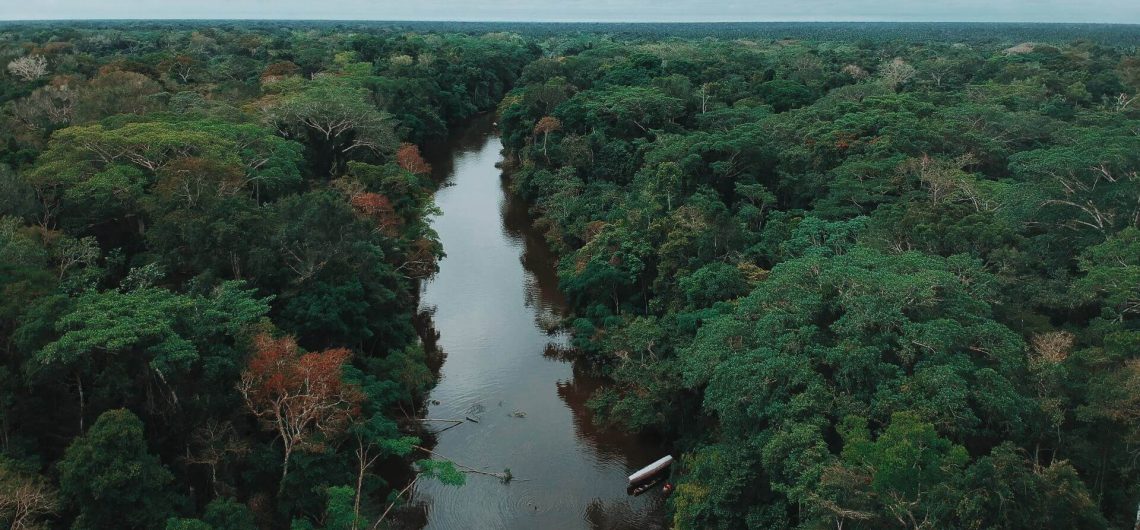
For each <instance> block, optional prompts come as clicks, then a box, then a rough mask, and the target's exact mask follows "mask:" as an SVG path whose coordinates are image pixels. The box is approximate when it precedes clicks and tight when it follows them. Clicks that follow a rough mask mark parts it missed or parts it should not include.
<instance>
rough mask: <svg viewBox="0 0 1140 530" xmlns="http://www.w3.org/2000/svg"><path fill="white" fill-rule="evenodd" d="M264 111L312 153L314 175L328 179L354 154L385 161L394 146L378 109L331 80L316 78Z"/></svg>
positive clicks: (355, 90)
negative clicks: (366, 154)
mask: <svg viewBox="0 0 1140 530" xmlns="http://www.w3.org/2000/svg"><path fill="white" fill-rule="evenodd" d="M266 111H267V119H268V121H269V123H271V124H272V125H274V126H275V127H276V128H277V129H278V131H279V132H281V134H282V135H283V136H285V137H286V138H291V139H297V140H299V141H301V142H302V143H305V144H307V145H309V146H310V147H311V148H312V149H313V150H314V153H313V156H312V157H311V161H312V162H313V163H314V164H315V166H314V170H315V172H316V173H317V174H318V175H321V176H324V177H327V178H331V177H334V176H336V175H339V174H341V173H342V172H343V171H344V169H345V167H346V164H347V163H348V160H349V157H350V156H353V155H355V154H356V153H357V152H358V151H359V152H367V153H371V154H372V155H374V156H378V157H386V156H389V155H391V154H392V152H393V151H395V149H396V146H397V138H396V133H395V130H394V128H393V123H392V119H391V116H390V115H389V114H387V113H385V112H381V111H379V110H377V108H376V106H375V105H373V104H372V103H371V102H370V101H369V100H368V94H367V92H366V91H365V90H363V89H359V88H356V87H354V86H352V85H350V84H348V83H345V82H338V81H337V80H335V79H326V78H321V79H317V80H315V81H313V82H312V83H311V84H310V85H308V86H306V87H305V88H304V89H303V90H301V91H299V92H297V93H295V94H290V95H288V96H285V97H284V98H283V99H282V100H281V101H280V102H279V103H277V104H275V105H272V106H270V107H268V108H267V109H266Z"/></svg>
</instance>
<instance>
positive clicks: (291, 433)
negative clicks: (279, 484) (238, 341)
mask: <svg viewBox="0 0 1140 530" xmlns="http://www.w3.org/2000/svg"><path fill="white" fill-rule="evenodd" d="M350 357H352V352H351V351H349V350H347V349H345V348H337V349H331V350H325V351H322V352H314V353H301V352H299V351H298V349H297V343H296V341H294V340H293V338H292V337H285V338H281V339H274V338H272V337H270V336H268V335H265V334H262V335H258V336H257V337H256V338H255V339H254V353H253V356H252V357H251V358H250V360H249V364H248V366H247V367H246V369H245V371H243V372H242V374H241V383H239V384H238V390H239V391H240V392H241V395H242V397H243V398H244V399H245V404H246V407H247V408H249V411H250V412H251V413H253V415H254V416H257V418H258V419H259V420H261V422H262V424H263V425H264V426H265V428H266V429H267V430H273V431H276V433H277V437H278V438H280V439H281V443H282V444H283V445H284V449H285V458H284V461H283V462H282V469H281V479H282V480H284V479H285V476H286V475H288V474H289V458H290V457H291V456H292V455H293V452H294V451H297V450H308V451H315V450H320V449H321V448H322V447H323V444H324V443H325V442H326V441H328V440H329V439H332V438H335V437H336V436H338V435H340V434H342V433H344V431H345V430H346V429H347V428H348V427H349V425H350V424H351V423H352V421H353V420H354V419H355V418H356V417H357V416H359V415H360V406H361V402H362V401H363V400H364V394H363V393H362V392H361V391H360V389H359V388H357V387H356V386H355V385H352V384H349V383H346V382H344V380H343V379H342V377H341V369H342V368H343V367H344V365H345V363H347V362H348V360H349V358H350Z"/></svg>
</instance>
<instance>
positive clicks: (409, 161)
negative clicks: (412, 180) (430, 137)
mask: <svg viewBox="0 0 1140 530" xmlns="http://www.w3.org/2000/svg"><path fill="white" fill-rule="evenodd" d="M396 164H399V166H400V167H402V168H404V170H405V171H408V172H409V173H412V174H413V175H429V174H431V164H428V163H427V161H426V160H424V157H423V155H421V154H420V148H419V146H417V145H416V144H410V143H402V144H400V147H399V149H396Z"/></svg>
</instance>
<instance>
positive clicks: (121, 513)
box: [59, 409, 175, 529]
mask: <svg viewBox="0 0 1140 530" xmlns="http://www.w3.org/2000/svg"><path fill="white" fill-rule="evenodd" d="M173 481H174V475H172V474H171V473H170V471H169V470H168V469H167V468H166V466H163V465H162V463H161V462H159V459H158V457H156V456H154V455H152V454H150V451H149V450H148V448H147V443H146V438H145V436H144V432H143V423H142V421H140V420H139V418H138V417H137V416H135V415H134V414H132V413H131V412H130V411H128V410H126V409H115V410H109V411H107V412H104V413H103V414H102V415H100V416H99V419H98V420H97V421H96V422H95V424H94V425H92V426H91V429H90V430H89V431H87V432H86V433H85V434H84V435H83V436H80V437H79V438H76V439H75V441H74V442H72V443H71V446H70V447H68V448H67V452H66V453H65V454H64V456H63V459H62V460H60V462H59V484H60V494H61V495H62V497H63V498H64V499H65V502H67V503H68V505H70V506H72V507H74V508H75V509H76V510H77V511H78V514H79V515H78V517H77V518H76V519H75V522H74V523H73V525H72V528H138V529H144V528H156V527H159V526H161V522H162V521H164V520H165V519H166V517H167V516H168V515H169V514H170V513H172V511H173V508H174V502H175V499H174V497H173V495H172V491H171V482H173Z"/></svg>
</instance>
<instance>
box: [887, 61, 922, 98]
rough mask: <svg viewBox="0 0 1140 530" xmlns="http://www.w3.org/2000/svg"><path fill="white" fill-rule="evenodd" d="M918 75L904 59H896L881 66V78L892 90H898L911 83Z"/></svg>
mask: <svg viewBox="0 0 1140 530" xmlns="http://www.w3.org/2000/svg"><path fill="white" fill-rule="evenodd" d="M917 73H918V70H916V69H915V68H914V67H913V66H911V65H909V64H907V62H906V61H904V60H903V59H902V57H895V58H894V59H891V60H890V61H888V62H885V63H883V64H882V65H880V66H879V78H880V79H882V81H883V84H885V85H887V86H888V87H890V89H891V90H898V88H899V87H901V86H903V85H905V84H907V83H909V82H910V80H911V79H914V76H915V75H916V74H917Z"/></svg>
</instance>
